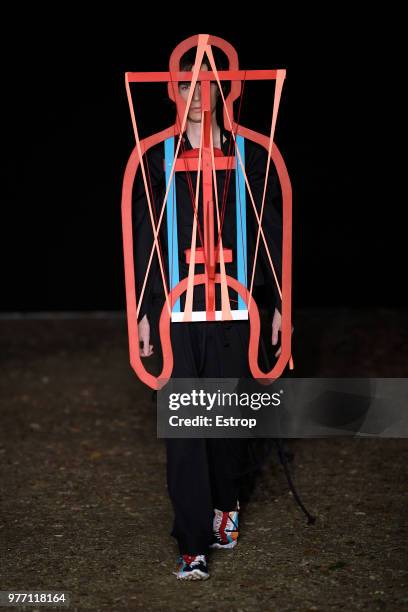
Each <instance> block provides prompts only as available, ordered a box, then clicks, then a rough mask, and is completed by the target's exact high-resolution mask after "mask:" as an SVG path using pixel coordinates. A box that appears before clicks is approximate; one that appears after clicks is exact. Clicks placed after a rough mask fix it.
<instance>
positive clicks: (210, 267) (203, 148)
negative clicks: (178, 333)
mask: <svg viewBox="0 0 408 612" xmlns="http://www.w3.org/2000/svg"><path fill="white" fill-rule="evenodd" d="M193 47H196V48H197V53H196V59H195V63H194V66H193V68H192V71H191V72H179V65H180V59H181V57H182V56H183V55H184V54H185V53H186V52H187V51H188V50H189V49H191V48H193ZM212 47H218V48H219V49H221V51H223V52H224V54H225V55H226V57H227V58H228V61H229V69H228V70H224V71H221V70H220V71H218V70H217V68H216V65H215V62H214V57H213V53H212ZM204 54H206V56H207V58H208V60H209V63H210V65H211V70H208V71H200V68H201V65H202V60H203V57H204ZM285 75H286V71H285V70H245V71H243V70H239V68H238V55H237V53H236V51H235V49H234V48H233V47H232V46H231V45H230V44H229V43H228V42H227V41H225V40H223V39H222V38H218V37H215V36H211V35H207V34H199V35H196V36H192V37H190V38H188V39H186V40H184V41H183V42H181V43H180V44H179V45H178V46H177V47H176V48H175V49H174V51H173V53H172V54H171V57H170V64H169V71H168V72H144V73H137V72H128V73H126V75H125V82H126V90H127V95H128V101H129V107H130V113H131V117H132V123H133V129H134V133H135V139H136V145H135V148H134V149H133V151H132V153H131V155H130V157H129V160H128V163H127V166H126V170H125V175H124V180H123V190H122V228H123V247H124V263H125V282H126V305H127V321H128V334H129V349H130V363H131V365H132V367H133V369H134V370H135V372H136V374H137V376H138V377H139V378H140V379H141V380H142V381H143V382H144V383H145V384H146V385H148V386H150V387H151V388H152V389H160V388H162V387H163V386H164V385H165V384H166V383H167V382H168V380H169V379H170V377H171V374H172V369H173V351H172V346H171V340H170V325H171V324H174V323H172V305H174V304H175V303H176V302H177V300H178V298H179V297H180V296H181V295H182V294H183V293H184V292H186V301H185V309H184V312H183V314H182V319H181V322H179V323H177V325H179V324H183V322H186V321H192V320H193V318H192V296H193V290H194V286H196V285H200V284H204V285H205V299H206V313H205V320H207V321H214V320H216V316H215V315H216V313H215V285H216V284H220V286H221V302H222V310H221V316H220V317H217V320H221V321H227V320H231V319H232V318H233V316H232V313H231V308H230V301H229V297H228V287H231V288H232V289H233V290H234V291H236V292H237V293H238V294H239V295H240V296H241V298H242V300H243V301H244V302H245V304H246V307H247V309H248V317H249V321H250V339H249V347H248V363H249V367H250V370H251V373H252V375H253V377H254V378H256V379H257V380H258V381H259V382H261V383H263V384H270V383H271V382H273V380H275V379H276V378H278V377H279V376H280V375H281V374H282V372H283V370H284V368H285V367H286V364H287V363H288V362H289V367H290V368H291V369H292V368H293V360H292V357H291V334H292V322H291V272H292V270H291V259H292V190H291V184H290V179H289V175H288V172H287V169H286V166H285V162H284V160H283V158H282V156H281V154H280V152H279V149H278V147H277V146H276V144H275V143H274V142H273V137H274V132H275V126H276V120H277V114H278V108H279V101H280V96H281V91H282V86H283V82H284V79H285ZM246 80H248V81H249V80H276V85H275V95H274V104H273V110H272V122H271V133H270V136H269V138H268V137H267V136H265V135H263V134H259V133H257V132H255V131H253V130H250V129H248V128H245V127H243V126H242V125H239V124H238V123H237V122H236V121H235V120H234V115H233V102H234V100H236V99H237V98H238V97H239V96H240V94H241V83H242V81H246ZM180 81H188V82H191V87H190V89H189V96H188V99H187V101H185V100H184V99H183V98H182V97H181V96H180V94H179V91H178V87H177V86H174V84H176V85H177V84H178V83H179V82H180ZM197 81H199V82H200V84H201V112H202V122H201V125H202V129H201V145H200V148H199V149H193V151H189V152H188V155H179V151H180V147H181V142H182V134H183V132H184V131H185V127H186V122H187V115H188V112H189V108H190V104H191V100H192V97H193V92H194V88H195V86H196V83H197ZM211 81H216V82H217V84H218V87H219V91H220V94H221V96H222V101H223V116H224V127H225V129H226V130H228V131H230V132H231V134H232V137H233V139H234V143H235V144H236V137H237V136H241V137H244V138H246V139H248V140H252V141H254V142H256V143H258V144H259V145H261V146H262V147H264V148H265V149H266V151H267V152H268V161H267V167H266V172H265V186H266V181H267V177H268V173H269V165H270V163H273V164H274V165H275V167H276V171H277V175H278V178H279V182H280V187H281V193H282V215H283V218H282V221H283V235H282V287H280V286H279V283H278V279H277V276H276V273H275V269H274V266H273V262H272V259H271V256H270V252H269V248H268V244H267V241H266V238H265V235H264V232H263V229H262V218H263V210H264V205H265V193H266V187H265V189H264V191H263V200H262V206H261V211H260V213H258V211H257V208H256V205H255V202H254V199H253V196H252V193H251V189H250V185H249V183H248V179H247V176H246V173H245V168H244V166H243V163H242V159H241V156H240V154H239V150H238V148H237V147H236V155H237V157H226V156H223V154H222V153H221V155H220V151H219V150H218V149H216V148H214V147H213V143H212V130H211V108H210V85H211ZM221 81H230V82H231V90H230V92H229V94H228V96H227V98H225V97H224V94H223V90H222V88H221ZM132 82H138V83H141V82H151V83H154V82H167V83H168V94H169V97H170V98H171V99H172V100H173V101H174V102H175V103H176V106H177V118H176V122H175V124H174V125H171V126H170V127H168V128H166V129H165V130H162V131H161V132H159V133H157V134H153V135H152V136H149V137H148V138H145V139H144V140H140V139H139V135H138V129H137V124H136V118H135V113H134V108H133V102H132V97H131V92H130V83H132ZM180 118H182V119H180ZM170 137H177V138H176V142H177V146H176V151H175V155H174V163H173V166H172V168H171V172H170V180H169V181H168V184H167V189H166V194H165V197H164V201H163V203H162V206H161V211H160V215H159V217H158V220H157V224H156V222H155V220H154V213H153V203H152V201H151V198H150V195H149V189H148V178H147V173H146V169H145V165H146V160H145V154H146V152H147V151H148V150H149V149H150V148H151V147H153V146H154V145H156V144H158V143H160V142H164V141H165V140H166V139H168V138H170ZM187 160H188V161H187ZM236 160H237V161H236ZM236 163H237V164H239V165H240V166H241V170H242V173H243V176H244V179H245V184H246V187H247V190H248V193H249V199H250V204H251V206H252V208H253V212H254V215H255V218H256V220H257V224H258V225H257V227H258V231H257V241H256V248H255V255H254V262H253V268H252V270H253V273H252V279H251V284H250V287H249V289H248V287H246V286H245V285H244V284H242V283H241V282H240V281H238V280H237V279H236V278H233V277H232V276H230V275H227V274H226V272H225V263H228V262H229V261H231V257H232V253H231V250H230V249H225V248H223V247H222V239H221V236H220V234H219V235H218V244H217V243H216V240H215V235H214V195H213V193H214V191H213V185H214V183H215V173H216V171H217V170H225V169H226V168H228V169H233V168H235V164H236ZM187 164H188V168H187V167H186V166H187ZM139 166H140V170H141V175H142V179H143V182H144V187H145V191H146V199H147V203H148V206H149V213H150V220H151V223H152V228H153V236H154V239H153V244H152V249H151V252H150V258H149V263H148V267H147V270H146V274H145V278H144V282H143V286H142V289H141V294H140V296H136V288H135V271H134V270H135V268H134V256H133V253H134V250H133V227H132V190H133V184H134V180H135V176H136V172H137V170H138V168H139ZM186 169H188V171H197V172H198V174H197V185H198V184H199V181H200V180H201V181H202V194H203V197H202V202H203V207H204V209H203V220H204V221H203V225H204V231H203V235H204V236H203V237H204V240H203V245H202V247H196V229H197V227H196V223H197V214H196V212H197V207H198V189H197V193H196V201H195V209H194V210H195V215H194V224H193V231H192V242H191V248H190V249H188V251H187V252H186V254H185V255H186V261H187V263H188V264H189V274H188V276H187V277H185V278H183V279H182V280H180V281H179V282H178V284H177V285H176V286H174V287H173V288H172V289H171V291H168V287H167V280H166V274H165V264H164V262H163V259H162V257H161V252H160V248H159V231H160V226H161V223H162V219H163V214H164V211H165V208H166V204H167V200H168V196H169V189H170V183H171V180H172V178H173V174H174V172H177V171H184V172H185V171H186ZM216 191H217V190H215V192H216ZM215 199H216V202H215V204H216V213H217V219H218V223H219V210H218V200H217V196H216V195H215ZM135 239H136V240H137V236H136V237H135ZM260 240H263V243H264V245H265V250H266V253H267V257H268V260H269V263H270V266H271V269H272V272H273V275H274V278H275V282H276V285H277V288H278V291H279V294H280V296H281V300H282V333H281V340H282V344H281V353H280V355H279V358H278V360H277V362H276V364H275V365H274V367H273V368H272V369H271V370H270V371H269V372H263V371H262V370H261V369H260V368H259V365H258V347H259V336H260V318H259V311H258V307H257V305H256V302H255V299H254V298H253V297H252V287H253V278H254V271H255V266H256V259H257V253H258V246H259V241H260ZM155 250H156V252H157V255H158V261H159V266H160V273H161V277H162V281H163V287H164V292H165V301H164V305H163V309H162V312H161V316H160V323H159V333H160V342H161V346H162V354H163V367H162V371H161V373H160V374H159V375H158V376H154V375H153V374H151V373H150V372H148V371H147V370H146V368H145V367H144V364H143V362H142V359H141V357H140V354H139V335H138V323H137V317H138V312H139V308H140V304H141V303H142V299H143V293H144V289H145V286H146V281H147V278H148V275H149V271H150V267H151V263H152V259H153V255H154V252H155ZM196 263H204V270H205V272H204V273H203V274H195V270H194V266H195V264H196ZM217 264H219V266H220V270H219V272H217V271H216V268H217ZM179 321H180V319H179Z"/></svg>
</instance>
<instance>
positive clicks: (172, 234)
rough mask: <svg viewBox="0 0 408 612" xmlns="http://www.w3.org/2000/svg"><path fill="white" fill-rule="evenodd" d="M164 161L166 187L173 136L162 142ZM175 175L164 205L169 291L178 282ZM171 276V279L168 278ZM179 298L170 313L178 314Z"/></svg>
mask: <svg viewBox="0 0 408 612" xmlns="http://www.w3.org/2000/svg"><path fill="white" fill-rule="evenodd" d="M164 160H165V168H166V187H167V185H168V184H169V181H170V173H171V168H172V166H173V161H174V136H171V137H170V138H167V139H166V140H165V141H164ZM175 177H176V173H175V172H174V173H173V178H172V180H171V185H170V189H169V195H168V198H167V203H166V211H167V255H168V258H167V261H168V262H169V280H170V290H172V289H173V287H175V286H176V285H177V284H178V283H179V280H180V273H179V259H178V225H177V205H176V181H175ZM170 275H171V278H170ZM180 310H181V308H180V298H178V300H177V302H176V303H175V304H174V307H173V310H172V312H180Z"/></svg>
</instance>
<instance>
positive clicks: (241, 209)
mask: <svg viewBox="0 0 408 612" xmlns="http://www.w3.org/2000/svg"><path fill="white" fill-rule="evenodd" d="M236 143H237V148H238V150H239V153H240V155H241V159H242V164H243V166H244V168H245V140H244V138H243V137H242V136H236ZM235 168H236V170H235V196H236V197H235V199H236V216H237V280H238V281H239V282H240V283H242V284H243V285H244V287H247V286H248V284H247V228H246V188H245V178H244V173H243V172H242V168H241V164H240V162H239V159H238V155H237V154H236V153H235ZM246 309H247V305H246V304H245V302H244V300H243V299H242V297H241V296H240V295H239V294H238V310H246Z"/></svg>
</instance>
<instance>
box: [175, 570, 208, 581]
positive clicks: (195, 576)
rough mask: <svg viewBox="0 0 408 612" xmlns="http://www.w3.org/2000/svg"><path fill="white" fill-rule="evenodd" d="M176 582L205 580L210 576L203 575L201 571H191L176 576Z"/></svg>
mask: <svg viewBox="0 0 408 612" xmlns="http://www.w3.org/2000/svg"><path fill="white" fill-rule="evenodd" d="M176 576H177V580H207V579H208V578H209V577H210V574H204V572H202V571H201V570H193V571H192V572H188V573H187V574H177V573H176Z"/></svg>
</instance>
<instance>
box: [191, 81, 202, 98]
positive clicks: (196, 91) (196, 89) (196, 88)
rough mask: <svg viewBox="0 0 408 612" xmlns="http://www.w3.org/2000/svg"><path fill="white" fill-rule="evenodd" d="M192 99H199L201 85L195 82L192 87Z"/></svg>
mask: <svg viewBox="0 0 408 612" xmlns="http://www.w3.org/2000/svg"><path fill="white" fill-rule="evenodd" d="M193 100H197V101H199V100H201V85H200V83H196V86H195V87H194V94H193Z"/></svg>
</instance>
